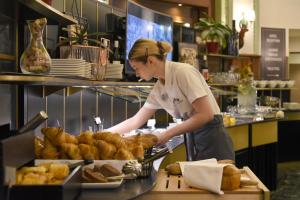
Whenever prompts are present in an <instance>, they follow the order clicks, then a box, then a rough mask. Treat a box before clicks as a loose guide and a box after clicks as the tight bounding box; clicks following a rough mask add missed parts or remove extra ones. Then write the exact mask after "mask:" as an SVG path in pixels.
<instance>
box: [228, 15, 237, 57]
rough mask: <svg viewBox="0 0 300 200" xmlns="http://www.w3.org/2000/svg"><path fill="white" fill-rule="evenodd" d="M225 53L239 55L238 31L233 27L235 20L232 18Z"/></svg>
mask: <svg viewBox="0 0 300 200" xmlns="http://www.w3.org/2000/svg"><path fill="white" fill-rule="evenodd" d="M227 54H228V55H232V56H238V55H239V33H238V32H237V30H236V28H235V20H232V33H231V34H230V35H229V36H228V39H227Z"/></svg>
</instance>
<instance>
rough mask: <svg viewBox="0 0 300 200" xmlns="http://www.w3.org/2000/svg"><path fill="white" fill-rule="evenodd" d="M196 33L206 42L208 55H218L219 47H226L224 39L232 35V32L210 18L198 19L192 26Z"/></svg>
mask: <svg viewBox="0 0 300 200" xmlns="http://www.w3.org/2000/svg"><path fill="white" fill-rule="evenodd" d="M194 28H195V30H196V31H199V32H200V37H201V39H202V40H203V41H205V42H206V47H207V51H208V53H218V52H219V50H220V47H222V48H225V47H226V45H227V42H226V38H227V37H228V36H229V35H230V34H231V33H232V30H231V29H230V28H229V27H228V26H227V25H223V24H221V23H219V22H216V21H215V20H214V19H213V18H211V17H208V16H207V17H206V18H199V21H198V22H196V23H195V24H194Z"/></svg>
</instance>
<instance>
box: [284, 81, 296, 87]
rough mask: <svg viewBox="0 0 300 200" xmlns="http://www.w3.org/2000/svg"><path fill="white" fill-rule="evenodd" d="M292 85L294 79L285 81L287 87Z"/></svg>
mask: <svg viewBox="0 0 300 200" xmlns="http://www.w3.org/2000/svg"><path fill="white" fill-rule="evenodd" d="M294 85H295V80H289V81H287V82H286V86H287V87H288V88H291V87H293V86H294Z"/></svg>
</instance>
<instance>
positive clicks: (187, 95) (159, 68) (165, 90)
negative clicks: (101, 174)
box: [108, 39, 234, 160]
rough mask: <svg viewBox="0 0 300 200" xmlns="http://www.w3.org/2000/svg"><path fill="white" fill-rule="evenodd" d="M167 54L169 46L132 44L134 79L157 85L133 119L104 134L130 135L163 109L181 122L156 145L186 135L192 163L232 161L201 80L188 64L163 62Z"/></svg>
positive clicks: (149, 42)
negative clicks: (191, 147) (190, 138)
mask: <svg viewBox="0 0 300 200" xmlns="http://www.w3.org/2000/svg"><path fill="white" fill-rule="evenodd" d="M171 51H172V46H171V45H170V44H169V43H167V42H158V41H154V40H149V39H139V40H137V41H136V42H135V43H134V45H133V47H132V49H131V50H130V52H129V55H128V59H129V62H130V65H131V66H132V68H133V69H134V70H135V72H136V76H138V77H140V78H142V79H144V80H150V79H152V78H157V79H158V81H157V82H156V84H155V85H154V87H153V89H152V91H151V93H150V94H149V96H148V98H147V101H146V102H145V104H144V105H143V107H142V108H141V109H140V110H139V111H138V112H137V113H136V114H135V115H134V116H133V117H131V118H129V119H127V120H125V121H123V122H121V123H120V124H117V125H115V126H113V127H111V128H109V129H108V131H112V132H119V133H127V132H130V131H132V130H134V129H137V128H139V127H141V126H142V125H144V124H145V123H146V122H147V120H148V119H150V118H151V117H152V116H153V115H154V113H155V111H156V110H158V109H161V108H163V109H165V110H166V111H167V112H168V113H169V114H170V115H172V116H173V117H175V118H182V119H184V121H183V122H182V123H181V124H178V125H176V126H175V127H173V128H170V129H168V130H166V131H165V132H162V133H159V134H157V137H158V144H164V143H166V142H167V141H168V140H169V139H171V138H172V137H174V136H176V135H180V134H183V133H187V132H190V133H188V134H192V135H190V136H193V138H194V143H195V144H194V145H195V147H194V148H195V151H196V154H195V156H194V158H193V159H195V160H200V159H208V158H216V159H218V160H221V159H231V160H234V151H233V147H232V142H231V140H230V137H229V136H228V134H227V133H226V131H225V128H224V126H223V120H222V116H221V115H220V109H219V107H218V104H217V103H216V101H215V98H214V96H213V95H212V93H211V91H210V89H209V87H208V85H207V84H206V82H205V80H204V78H203V77H202V75H201V74H200V72H199V71H198V70H197V69H196V68H194V67H193V66H191V65H189V64H185V63H179V62H170V61H167V60H166V56H167V54H168V53H169V52H171Z"/></svg>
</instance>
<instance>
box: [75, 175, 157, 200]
mask: <svg viewBox="0 0 300 200" xmlns="http://www.w3.org/2000/svg"><path fill="white" fill-rule="evenodd" d="M156 178H157V172H156V171H155V170H153V171H152V174H151V176H149V177H148V178H138V179H135V180H128V181H125V182H124V183H122V185H121V186H120V187H117V188H114V189H83V190H82V192H81V195H80V196H79V198H78V199H77V200H99V199H101V200H115V199H117V200H126V199H133V198H136V197H138V196H140V195H143V194H144V193H147V192H150V191H151V189H152V188H153V187H154V186H155V184H156V182H157V180H156Z"/></svg>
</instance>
